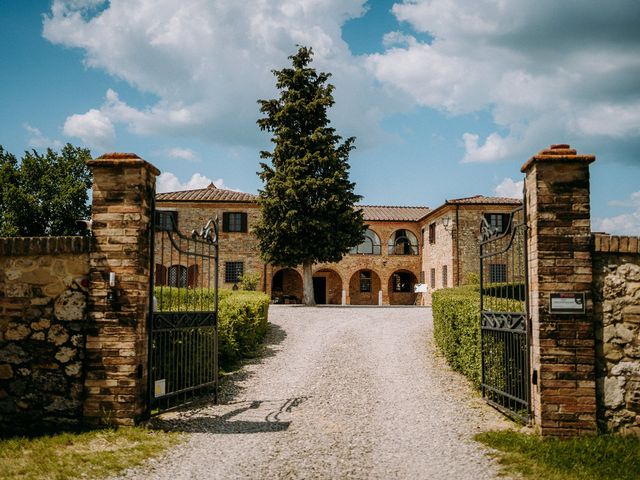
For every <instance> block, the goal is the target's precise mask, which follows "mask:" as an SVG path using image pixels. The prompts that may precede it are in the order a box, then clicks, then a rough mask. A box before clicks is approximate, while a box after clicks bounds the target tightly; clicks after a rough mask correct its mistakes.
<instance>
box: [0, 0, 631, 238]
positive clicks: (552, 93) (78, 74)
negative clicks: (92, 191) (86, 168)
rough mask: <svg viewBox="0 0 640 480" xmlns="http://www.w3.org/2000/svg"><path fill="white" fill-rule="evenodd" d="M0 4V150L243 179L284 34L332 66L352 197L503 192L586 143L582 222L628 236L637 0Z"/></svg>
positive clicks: (164, 184)
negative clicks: (529, 171)
mask: <svg viewBox="0 0 640 480" xmlns="http://www.w3.org/2000/svg"><path fill="white" fill-rule="evenodd" d="M602 5H603V4H602V2H599V1H595V0H594V1H590V0H567V1H565V2H557V1H552V0H539V1H537V2H531V1H528V0H512V1H510V2H501V1H498V0H482V1H478V0H447V1H445V0H428V1H427V0H425V1H422V0H411V1H389V0H376V1H368V2H367V1H365V0H260V1H258V0H246V1H244V2H235V1H228V0H227V1H223V0H220V1H208V0H180V1H177V0H135V1H132V0H126V1H125V0H112V1H111V2H106V1H102V0H66V1H61V0H60V1H54V2H49V1H42V0H38V1H37V0H0V20H1V22H2V25H3V28H2V29H1V30H0V59H1V65H2V71H3V73H4V75H3V80H2V87H1V90H0V132H2V135H1V136H0V144H2V145H3V146H4V148H5V149H7V150H9V151H11V152H13V153H15V154H18V155H19V154H21V152H22V151H24V150H26V149H30V148H36V149H38V150H43V149H44V148H46V147H48V146H51V147H53V148H57V147H59V146H60V145H61V144H63V143H66V142H71V143H73V144H75V145H85V146H87V147H90V148H91V151H92V153H93V155H94V156H98V155H100V154H102V153H104V152H106V151H126V152H135V153H137V154H138V155H140V156H142V157H143V158H145V159H147V160H149V161H150V162H152V163H154V164H155V165H156V166H158V168H160V169H161V170H162V172H163V175H162V177H161V178H160V181H159V185H160V187H161V188H162V189H165V190H166V189H181V188H188V187H194V188H198V187H201V186H203V185H205V184H208V183H209V182H210V181H214V182H215V183H216V184H217V185H219V186H224V187H227V188H235V189H240V190H243V191H247V192H256V191H257V189H258V188H260V181H259V179H258V177H257V175H256V171H257V170H258V161H259V160H258V151H259V150H261V149H265V148H270V143H269V141H268V137H267V136H266V135H265V134H264V133H261V132H259V130H258V128H257V126H256V124H255V121H256V119H257V118H258V117H259V111H258V105H257V103H256V100H257V99H259V98H271V97H273V96H275V95H276V91H275V87H274V79H273V76H272V74H271V73H270V70H271V69H274V68H281V67H283V66H285V65H286V64H287V56H288V55H290V54H292V53H294V51H295V45H296V44H304V45H308V46H312V47H313V48H314V50H315V52H316V56H315V62H314V64H315V66H316V67H317V68H318V69H320V70H324V71H329V72H332V73H333V77H332V83H334V84H335V86H336V91H335V99H336V105H335V107H334V108H333V109H332V110H331V111H330V116H331V118H332V120H333V124H334V126H335V127H336V128H337V129H338V132H339V133H340V134H341V135H343V136H345V137H347V136H351V135H354V136H356V137H357V141H356V146H357V149H356V150H355V151H354V152H353V154H352V156H351V166H352V170H351V175H352V179H353V180H354V181H355V182H356V184H357V191H358V193H360V194H361V195H363V196H364V202H365V203H368V204H388V205H426V206H430V207H436V206H438V205H439V204H441V203H442V202H443V201H444V200H445V199H447V198H457V197H463V196H469V195H474V194H484V195H495V194H496V193H497V194H504V195H512V194H514V193H515V192H517V191H518V189H519V185H518V182H519V181H521V180H522V175H521V173H520V166H521V164H522V163H523V162H524V161H525V160H526V159H527V158H528V157H529V156H530V155H532V154H533V153H535V152H537V151H538V150H540V149H542V148H545V147H547V146H548V145H550V144H552V143H570V144H571V145H572V146H573V147H575V148H577V149H578V151H580V152H583V153H593V154H595V155H596V156H597V158H598V160H597V162H596V163H595V164H594V165H593V166H592V179H591V185H592V217H593V228H594V230H606V231H610V232H612V233H629V234H640V53H639V52H640V29H638V28H637V25H638V24H640V4H639V3H638V2H637V1H636V0H611V1H610V2H607V7H606V9H603V8H602Z"/></svg>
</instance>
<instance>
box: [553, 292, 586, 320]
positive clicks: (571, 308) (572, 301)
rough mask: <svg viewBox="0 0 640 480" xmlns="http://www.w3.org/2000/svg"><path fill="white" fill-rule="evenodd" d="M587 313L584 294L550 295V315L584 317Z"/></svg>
mask: <svg viewBox="0 0 640 480" xmlns="http://www.w3.org/2000/svg"><path fill="white" fill-rule="evenodd" d="M585 312H586V302H585V296H584V293H582V292H566V293H552V294H551V295H550V302H549V313H560V314H572V313H573V314H578V315H584V314H585Z"/></svg>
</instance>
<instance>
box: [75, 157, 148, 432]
mask: <svg viewBox="0 0 640 480" xmlns="http://www.w3.org/2000/svg"><path fill="white" fill-rule="evenodd" d="M88 165H89V168H91V170H92V172H93V204H92V221H93V224H92V229H93V236H94V249H93V251H92V253H91V255H90V274H89V275H90V277H89V278H90V290H89V291H90V309H89V311H90V318H89V322H90V326H89V329H88V332H87V343H86V378H85V402H84V420H85V423H87V424H89V425H98V424H117V425H133V424H134V423H135V422H137V421H138V420H139V419H140V418H141V417H142V416H143V415H144V414H145V411H146V402H147V363H148V360H147V357H148V351H147V345H148V336H147V319H148V310H149V275H150V232H151V212H152V207H153V199H154V195H155V183H156V176H157V175H158V174H159V173H160V172H159V170H158V169H157V168H156V167H154V166H153V165H151V164H150V163H148V162H146V161H144V160H142V159H141V158H139V157H138V156H137V155H134V154H130V153H110V154H106V155H103V156H102V157H99V158H97V159H95V160H90V161H89V162H88ZM111 273H113V274H115V286H114V287H113V288H112V287H110V286H109V279H110V274H111ZM112 277H113V276H112Z"/></svg>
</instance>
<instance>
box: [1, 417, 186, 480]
mask: <svg viewBox="0 0 640 480" xmlns="http://www.w3.org/2000/svg"><path fill="white" fill-rule="evenodd" d="M179 441H180V435H179V434H176V433H165V432H160V431H153V430H148V429H146V428H143V427H121V428H118V429H105V430H94V431H90V432H83V433H61V434H57V435H52V436H42V437H36V438H24V437H14V438H9V439H0V478H2V479H7V480H9V479H11V480H13V479H25V480H27V479H28V480H32V479H33V480H36V479H47V480H49V479H56V480H57V479H60V480H61V479H70V478H81V477H82V478H100V477H105V476H108V475H114V474H117V473H119V472H122V471H123V470H125V469H126V468H128V467H133V466H136V465H140V464H141V463H142V462H143V461H145V460H147V459H148V458H151V457H155V456H158V455H160V454H161V453H162V452H164V451H165V450H166V449H167V448H168V447H171V446H173V445H175V444H177V443H178V442H179Z"/></svg>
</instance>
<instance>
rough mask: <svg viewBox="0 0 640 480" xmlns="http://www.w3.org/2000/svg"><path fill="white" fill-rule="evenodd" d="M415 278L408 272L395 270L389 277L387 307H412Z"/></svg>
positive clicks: (414, 299)
mask: <svg viewBox="0 0 640 480" xmlns="http://www.w3.org/2000/svg"><path fill="white" fill-rule="evenodd" d="M416 283H417V279H416V276H415V275H414V274H413V273H412V272H410V271H409V270H396V271H395V272H393V273H392V274H391V276H390V277H389V305H413V304H414V303H415V301H416V293H415V290H414V287H415V285H416Z"/></svg>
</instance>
